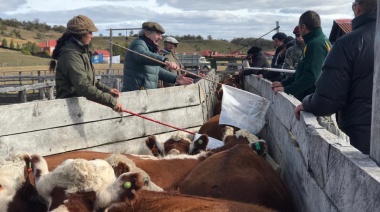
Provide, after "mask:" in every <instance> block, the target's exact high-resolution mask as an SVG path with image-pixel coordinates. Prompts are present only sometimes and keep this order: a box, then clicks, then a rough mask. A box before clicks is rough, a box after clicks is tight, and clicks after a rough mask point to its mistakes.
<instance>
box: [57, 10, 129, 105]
mask: <svg viewBox="0 0 380 212" xmlns="http://www.w3.org/2000/svg"><path fill="white" fill-rule="evenodd" d="M97 31H98V28H96V26H95V25H94V23H93V22H92V20H91V19H90V18H88V17H86V16H84V15H78V16H75V17H74V18H72V19H71V20H69V22H68V23H67V29H66V32H64V33H63V35H62V37H61V38H59V39H58V40H57V46H56V47H55V49H54V51H53V56H52V57H53V59H54V60H52V62H51V63H50V70H53V71H54V70H55V71H56V75H55V82H56V88H57V95H56V98H58V99H63V98H71V97H79V96H83V97H86V98H87V99H89V100H92V101H95V102H99V103H101V104H104V105H107V106H109V107H111V108H112V109H114V110H115V111H117V112H121V111H122V109H123V108H122V106H121V104H120V103H119V102H117V99H116V97H119V95H120V92H119V91H118V90H117V89H115V88H110V87H108V86H106V85H105V84H103V83H101V82H100V80H95V71H94V66H93V65H92V62H91V56H92V53H91V51H89V49H88V45H89V44H90V42H91V40H92V38H93V35H92V32H97ZM55 60H57V62H56V61H55Z"/></svg>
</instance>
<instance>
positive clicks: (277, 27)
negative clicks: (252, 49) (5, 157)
mask: <svg viewBox="0 0 380 212" xmlns="http://www.w3.org/2000/svg"><path fill="white" fill-rule="evenodd" d="M278 29H280V26H276V28H274V29H272V30H271V31H269V32H267V33H265V34H264V35H262V36H260V37H259V38H256V39H255V40H253V41H252V42H250V43H249V44H248V45H246V46H243V47H241V48H240V49H238V50H236V51H233V52H237V51H240V50H242V49H244V48H245V47H247V46H249V45H252V44H253V43H254V42H256V41H257V40H259V39H260V38H262V37H264V36H265V35H267V34H269V33H271V32H273V31H275V30H278Z"/></svg>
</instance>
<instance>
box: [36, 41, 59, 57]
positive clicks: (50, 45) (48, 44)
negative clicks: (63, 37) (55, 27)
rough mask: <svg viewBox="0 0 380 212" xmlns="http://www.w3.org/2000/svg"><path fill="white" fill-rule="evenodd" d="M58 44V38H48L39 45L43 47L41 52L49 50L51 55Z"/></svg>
mask: <svg viewBox="0 0 380 212" xmlns="http://www.w3.org/2000/svg"><path fill="white" fill-rule="evenodd" d="M56 45H57V41H56V40H47V41H45V42H42V43H40V44H38V47H39V48H40V49H41V52H43V51H47V52H49V54H50V55H52V54H53V51H54V49H55V46H56Z"/></svg>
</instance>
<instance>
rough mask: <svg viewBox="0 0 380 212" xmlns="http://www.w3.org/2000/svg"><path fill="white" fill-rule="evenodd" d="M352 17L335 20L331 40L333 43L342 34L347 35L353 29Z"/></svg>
mask: <svg viewBox="0 0 380 212" xmlns="http://www.w3.org/2000/svg"><path fill="white" fill-rule="evenodd" d="M351 21H352V20H351V19H337V20H334V23H333V26H332V29H331V32H330V37H329V40H330V42H331V43H332V44H334V42H335V41H336V40H338V38H340V37H341V36H342V35H345V34H347V33H349V32H351V31H352V24H351Z"/></svg>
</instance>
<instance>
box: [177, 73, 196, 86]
mask: <svg viewBox="0 0 380 212" xmlns="http://www.w3.org/2000/svg"><path fill="white" fill-rule="evenodd" d="M175 82H176V83H178V84H180V85H189V84H192V83H193V79H191V78H189V77H185V74H181V75H179V76H178V77H177V79H176V81H175Z"/></svg>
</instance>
